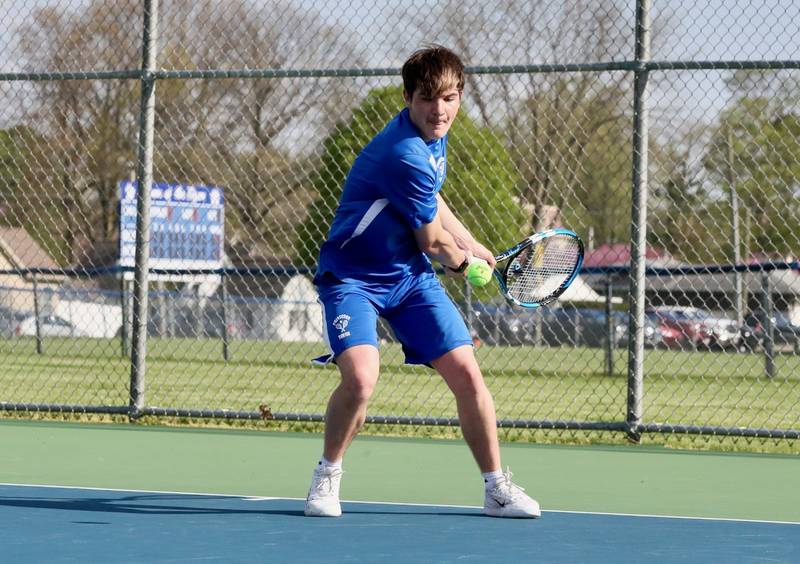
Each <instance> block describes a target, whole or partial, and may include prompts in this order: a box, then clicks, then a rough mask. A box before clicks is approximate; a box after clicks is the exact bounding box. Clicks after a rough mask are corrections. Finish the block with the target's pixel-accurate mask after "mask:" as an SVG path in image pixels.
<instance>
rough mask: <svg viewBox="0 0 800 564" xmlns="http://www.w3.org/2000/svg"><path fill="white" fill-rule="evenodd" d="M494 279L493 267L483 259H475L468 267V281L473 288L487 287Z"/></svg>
mask: <svg viewBox="0 0 800 564" xmlns="http://www.w3.org/2000/svg"><path fill="white" fill-rule="evenodd" d="M491 279H492V267H491V266H489V263H488V262H486V261H485V260H483V259H479V258H475V257H473V259H472V262H470V263H469V266H468V267H467V280H469V283H470V284H472V285H473V286H479V287H480V286H485V285H486V284H488V283H489V280H491Z"/></svg>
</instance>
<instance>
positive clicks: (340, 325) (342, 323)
mask: <svg viewBox="0 0 800 564" xmlns="http://www.w3.org/2000/svg"><path fill="white" fill-rule="evenodd" d="M349 323H350V316H349V315H347V314H346V313H342V314H341V315H337V316H336V319H334V320H333V326H334V327H336V329H337V330H338V331H339V338H340V339H344V338H345V337H349V336H350V331H347V325H348V324H349Z"/></svg>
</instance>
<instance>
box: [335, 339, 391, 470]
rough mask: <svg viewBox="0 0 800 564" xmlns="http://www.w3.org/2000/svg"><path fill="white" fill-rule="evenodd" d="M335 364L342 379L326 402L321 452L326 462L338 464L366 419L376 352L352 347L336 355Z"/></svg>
mask: <svg viewBox="0 0 800 564" xmlns="http://www.w3.org/2000/svg"><path fill="white" fill-rule="evenodd" d="M336 365H337V366H338V367H339V372H340V373H341V378H342V379H341V382H340V383H339V386H338V387H337V388H336V389H335V390H334V391H333V394H331V397H330V400H329V401H328V410H327V411H326V413H325V448H324V450H323V452H322V454H323V456H324V457H325V458H326V459H327V460H329V461H330V462H341V460H342V458H344V453H345V451H346V450H347V447H348V446H350V443H351V442H352V440H353V438H355V436H356V434H358V431H359V429H361V426H362V425H363V424H364V420H365V419H366V417H367V402H368V401H369V398H370V396H371V395H372V392H373V390H374V389H375V384H376V383H377V381H378V372H379V369H380V356H379V354H378V349H376V348H375V347H373V346H372V345H356V346H354V347H351V348H349V349H347V350H346V351H344V352H343V353H342V354H340V355H339V356H338V357H337V358H336Z"/></svg>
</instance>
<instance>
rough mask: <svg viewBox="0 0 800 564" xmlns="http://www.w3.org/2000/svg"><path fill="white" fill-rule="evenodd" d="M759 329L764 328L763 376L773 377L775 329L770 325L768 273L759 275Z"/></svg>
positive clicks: (770, 292)
mask: <svg viewBox="0 0 800 564" xmlns="http://www.w3.org/2000/svg"><path fill="white" fill-rule="evenodd" d="M761 290H762V295H761V298H762V299H761V315H762V319H761V327H763V328H764V343H763V347H764V374H765V375H766V376H767V378H774V377H775V329H774V327H773V325H772V288H771V287H770V283H769V272H764V273H763V274H762V275H761Z"/></svg>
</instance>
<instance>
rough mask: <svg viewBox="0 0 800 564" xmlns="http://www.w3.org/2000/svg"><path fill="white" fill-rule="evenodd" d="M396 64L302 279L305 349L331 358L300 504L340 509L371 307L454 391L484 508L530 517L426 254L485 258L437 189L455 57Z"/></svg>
mask: <svg viewBox="0 0 800 564" xmlns="http://www.w3.org/2000/svg"><path fill="white" fill-rule="evenodd" d="M402 75H403V87H404V90H403V97H404V99H405V102H406V108H405V109H404V110H403V111H402V112H401V113H400V114H398V115H397V116H396V117H395V118H394V119H393V120H392V121H390V122H389V124H388V125H387V126H386V127H385V128H384V129H383V131H381V132H380V133H379V134H378V135H376V136H375V138H374V139H373V140H372V141H371V142H370V143H369V144H368V145H367V146H366V147H365V148H364V149H363V150H362V152H361V153H360V154H359V156H358V157H357V158H356V160H355V162H354V164H353V166H352V168H351V170H350V172H349V174H348V177H347V181H346V182H345V185H344V190H343V193H342V196H341V199H340V201H339V206H338V208H337V210H336V215H335V217H334V220H333V224H332V225H331V229H330V232H329V234H328V239H327V240H326V241H325V243H324V244H323V245H322V248H321V250H320V257H319V266H318V268H317V274H316V277H315V279H314V282H315V284H316V285H317V289H318V291H319V296H320V301H321V302H322V304H323V307H324V324H325V328H324V329H325V334H326V337H327V340H328V343H329V345H330V348H331V354H330V355H327V356H326V357H321V358H320V359H317V360H318V361H322V362H327V361H330V360H334V361H335V362H336V364H337V366H338V368H339V371H340V373H341V383H340V384H339V386H338V387H337V388H336V390H334V392H333V394H332V395H331V398H330V401H329V403H328V409H327V412H326V417H325V443H324V450H323V456H322V459H321V460H320V462H319V464H318V465H317V467H316V468H315V470H314V474H313V478H312V482H311V488H310V490H309V492H308V497H307V499H306V506H305V514H306V515H309V516H319V517H338V516H339V515H341V513H342V510H341V506H340V504H339V484H340V481H341V476H342V459H343V457H344V454H345V450H346V449H347V447H348V446H349V445H350V442H351V441H352V440H353V438H354V437H355V435H356V434H357V433H358V431H359V429H360V428H361V426H362V425H363V423H364V420H365V418H366V411H367V402H368V400H369V398H370V395H371V394H372V391H373V389H374V387H375V384H376V382H377V380H378V371H379V353H378V337H377V331H376V322H377V316H378V315H380V316H382V317H384V318H385V319H386V320H387V321H388V322H389V324H390V325H391V326H392V329H393V331H394V333H395V336H396V337H397V339H398V340H399V341H400V342H401V343H402V345H403V351H404V353H405V356H406V362H407V363H410V364H427V365H429V366H431V367H433V368H434V369H435V370H436V371H437V372H439V374H440V375H441V376H442V378H443V379H444V380H445V382H446V383H447V385H448V386H449V387H450V389H451V391H452V392H453V394H454V395H455V398H456V404H457V408H458V417H459V422H460V424H461V430H462V433H463V435H464V439H465V440H466V442H467V444H468V445H469V447H470V449H471V451H472V454H473V456H474V457H475V460H476V462H477V463H478V467H479V468H480V471H481V472H482V474H483V477H484V481H485V484H486V492H485V498H484V500H485V501H484V513H485V514H487V515H491V516H495V517H538V516H539V504H538V503H537V502H536V501H534V500H533V499H531V498H530V497H528V496H527V495H526V494H525V493H524V492H523V490H522V488H520V487H518V486H516V485H515V484H513V483H512V482H511V473H510V472H506V473H503V472H502V471H501V464H500V452H499V451H500V448H499V443H498V439H497V423H496V418H495V411H494V402H493V400H492V396H491V394H490V392H489V390H488V389H487V387H486V385H485V384H484V381H483V376H482V375H481V371H480V368H479V367H478V363H477V361H476V359H475V355H474V351H473V348H472V339H471V337H470V334H469V331H468V330H467V327H466V325H465V323H464V320H463V318H462V317H461V314H460V313H459V312H458V310H457V309H456V307H455V305H454V304H453V302H452V301H451V300H450V299H449V297H448V296H447V295H446V293H445V291H444V289H443V287H442V286H441V284H440V283H439V280H438V279H437V278H436V275H435V274H434V271H433V268H432V267H431V262H430V259H433V260H435V261H438V262H439V263H441V264H442V265H444V267H445V269H446V270H447V271H448V274H449V275H451V276H463V273H464V271H465V270H466V267H467V265H468V264H469V262H470V260H471V258H472V257H473V256H474V257H479V258H482V259H484V260H486V261H487V262H489V264H490V265H492V266H493V265H494V264H495V260H494V257H493V256H492V253H491V252H490V251H489V250H488V249H487V248H486V247H484V246H483V245H481V244H480V243H478V242H477V241H475V239H474V238H473V237H472V235H470V233H469V232H468V231H467V230H466V229H465V228H464V226H463V225H462V224H461V222H460V221H459V220H458V219H456V217H455V215H454V214H453V213H452V212H451V210H450V209H449V208H448V206H447V204H445V202H444V200H443V199H442V197H441V196H440V195H439V190H440V188H441V186H442V183H443V182H444V178H445V172H446V168H447V166H446V162H447V155H446V149H447V132H448V130H449V129H450V126H451V125H452V124H453V120H454V119H455V118H456V114H457V113H458V110H459V107H460V105H461V95H462V92H463V88H464V67H463V64H462V63H461V61H460V59H459V58H458V56H456V55H455V54H454V53H453V52H451V51H449V50H448V49H445V48H444V47H440V46H432V47H429V48H426V49H422V50H419V51H417V52H415V53H414V54H412V55H411V57H410V58H409V59H408V60H407V61H406V62H405V64H404V65H403V69H402Z"/></svg>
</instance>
